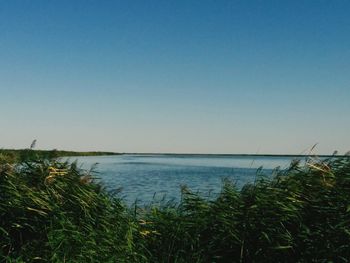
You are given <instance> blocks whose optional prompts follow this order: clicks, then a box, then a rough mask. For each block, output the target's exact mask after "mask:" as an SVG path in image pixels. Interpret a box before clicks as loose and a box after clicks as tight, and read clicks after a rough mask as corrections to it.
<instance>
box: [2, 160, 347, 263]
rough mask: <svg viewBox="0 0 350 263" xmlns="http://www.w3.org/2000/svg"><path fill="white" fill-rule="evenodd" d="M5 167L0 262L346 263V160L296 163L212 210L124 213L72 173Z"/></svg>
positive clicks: (193, 201)
mask: <svg viewBox="0 0 350 263" xmlns="http://www.w3.org/2000/svg"><path fill="white" fill-rule="evenodd" d="M27 157H28V159H20V161H18V159H17V161H16V162H14V160H15V159H16V158H15V159H13V158H12V157H11V156H10V157H8V156H7V157H6V154H2V157H1V158H0V218H1V220H0V262H348V261H349V259H350V157H349V156H345V157H342V158H329V159H325V160H318V161H315V160H313V159H310V160H309V161H308V162H306V164H303V165H301V164H299V163H298V162H292V163H291V165H290V167H289V168H288V169H286V170H276V171H275V174H274V177H273V178H270V179H269V178H267V177H264V176H263V175H259V176H257V180H256V181H255V183H254V184H247V185H245V186H244V187H243V188H242V189H241V190H238V189H237V188H236V186H235V185H234V184H233V183H232V182H230V181H226V182H224V183H223V186H222V190H221V193H220V194H219V196H218V197H217V198H216V199H214V200H207V199H204V198H202V197H200V196H198V195H197V194H196V193H193V192H191V191H190V189H187V188H183V189H182V200H181V202H180V203H178V204H176V203H172V202H168V203H165V204H162V205H158V206H155V205H150V206H143V207H134V208H133V209H130V208H128V207H126V205H125V204H124V203H123V201H122V200H120V199H119V198H117V197H116V196H113V195H110V194H108V193H107V191H106V190H105V189H104V188H103V187H101V186H100V185H99V184H97V183H96V182H95V181H94V173H93V172H88V171H84V170H81V169H79V168H78V166H77V164H76V163H73V164H69V163H66V162H58V161H57V159H56V158H49V156H40V155H36V156H35V158H34V157H33V156H31V155H28V156H27Z"/></svg>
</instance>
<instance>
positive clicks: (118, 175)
mask: <svg viewBox="0 0 350 263" xmlns="http://www.w3.org/2000/svg"><path fill="white" fill-rule="evenodd" d="M292 159H293V158H291V157H256V156H222V155H200V156H198V155H136V154H130V155H116V156H97V157H95V156H93V157H72V158H70V159H69V160H70V161H75V160H77V161H78V163H79V164H80V165H81V167H82V168H84V169H90V168H91V167H92V166H94V165H96V166H95V169H94V170H95V171H96V172H97V174H96V176H97V178H98V179H97V180H99V181H100V182H101V183H102V184H103V185H104V186H105V187H106V188H107V189H108V190H109V191H113V192H114V191H119V193H118V195H119V196H120V197H122V198H123V199H124V200H125V201H126V202H127V203H128V204H129V205H131V204H133V203H134V202H135V200H138V202H139V203H141V204H147V203H150V202H158V201H160V200H162V199H163V198H165V199H166V200H171V199H173V200H175V201H179V200H180V198H181V192H180V187H181V186H184V185H185V186H187V187H189V188H190V189H192V190H193V191H196V192H200V193H201V194H202V195H203V196H208V195H210V196H215V194H217V193H218V192H219V191H220V188H221V185H222V180H223V179H225V178H228V179H231V180H233V181H235V182H236V183H237V186H238V187H242V186H243V185H244V184H246V183H248V182H254V179H255V178H256V172H257V168H259V167H260V166H262V167H263V172H264V173H265V174H266V175H271V173H272V170H273V169H274V168H276V167H277V166H279V167H280V168H281V169H283V168H287V167H288V166H289V164H290V162H291V160H292Z"/></svg>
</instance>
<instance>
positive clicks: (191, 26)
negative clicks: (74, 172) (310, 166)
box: [0, 0, 350, 154]
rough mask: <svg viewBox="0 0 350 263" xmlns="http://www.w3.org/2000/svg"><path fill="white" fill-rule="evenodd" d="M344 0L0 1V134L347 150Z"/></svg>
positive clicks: (72, 141)
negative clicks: (315, 145)
mask: <svg viewBox="0 0 350 263" xmlns="http://www.w3.org/2000/svg"><path fill="white" fill-rule="evenodd" d="M349 14H350V1H345V0H344V1H340V0H334V1H325V0H323V1H322V0H318V1H312V0H307V1H306V0H305V1H295V0H294V1H279V0H276V1H265V0H264V1H233V0H231V1H205V0H200V1H189V0H186V1H179V0H177V1H146V0H145V1H97V0H96V1H88V0H84V1H78V0H74V1H62V0H60V1H58V0H56V1H46V0H42V1H39V0H36V1H32V0H27V1H25V0H22V1H16V0H7V1H5V0H3V1H0V116H1V117H0V120H1V124H0V148H24V147H28V146H29V145H30V143H31V141H32V140H33V139H37V140H38V143H37V147H38V148H42V149H53V148H58V149H71V150H110V151H120V152H184V153H189V152H196V153H256V152H259V153H307V152H305V150H306V151H307V150H308V149H310V148H311V147H312V145H314V144H315V143H318V146H317V148H316V153H319V154H322V153H325V154H329V153H332V152H333V150H339V152H340V153H345V152H346V151H348V150H350V140H349V133H350V118H349V114H350V15H349Z"/></svg>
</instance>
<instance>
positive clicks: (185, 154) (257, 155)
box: [121, 153, 349, 158]
mask: <svg viewBox="0 0 350 263" xmlns="http://www.w3.org/2000/svg"><path fill="white" fill-rule="evenodd" d="M121 154H123V155H144V156H146V155H155V156H164V155H165V156H198V157H204V156H219V157H225V156H227V157H231V156H232V157H235V156H236V157H251V156H253V157H296V158H297V157H321V158H330V157H337V158H338V157H346V156H349V155H345V154H344V155H327V154H321V155H317V154H250V153H242V154H239V153H232V154H229V153H121Z"/></svg>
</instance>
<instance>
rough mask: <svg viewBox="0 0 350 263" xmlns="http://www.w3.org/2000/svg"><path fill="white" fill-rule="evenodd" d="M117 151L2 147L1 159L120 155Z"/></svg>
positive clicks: (20, 159) (11, 160)
mask: <svg viewBox="0 0 350 263" xmlns="http://www.w3.org/2000/svg"><path fill="white" fill-rule="evenodd" d="M119 154H120V153H115V152H99V151H90V152H76V151H62V150H33V149H0V160H1V159H6V160H7V161H8V162H10V163H13V162H24V161H28V160H37V159H53V158H58V157H73V156H101V155H119Z"/></svg>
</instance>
